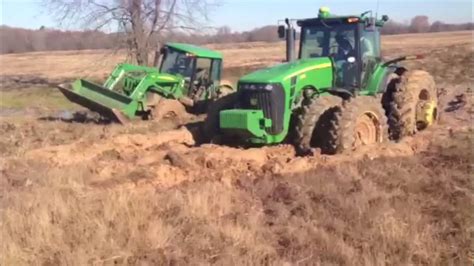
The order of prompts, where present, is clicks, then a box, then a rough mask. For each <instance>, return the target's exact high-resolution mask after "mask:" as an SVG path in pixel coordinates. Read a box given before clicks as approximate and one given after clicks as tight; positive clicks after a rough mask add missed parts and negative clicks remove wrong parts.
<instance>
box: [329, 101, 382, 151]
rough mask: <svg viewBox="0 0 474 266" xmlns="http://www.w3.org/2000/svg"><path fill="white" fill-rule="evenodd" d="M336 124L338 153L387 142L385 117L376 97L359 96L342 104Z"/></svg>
mask: <svg viewBox="0 0 474 266" xmlns="http://www.w3.org/2000/svg"><path fill="white" fill-rule="evenodd" d="M338 122H339V126H340V139H339V143H338V148H337V151H338V153H342V152H345V151H350V150H355V149H357V148H358V147H360V146H364V145H370V144H375V143H382V142H384V141H386V140H387V133H388V126H387V117H386V115H385V110H384V109H383V107H382V104H381V100H380V99H378V98H376V97H371V96H359V97H357V98H352V99H350V100H348V101H346V102H344V107H343V109H342V112H341V116H340V118H339V121H338Z"/></svg>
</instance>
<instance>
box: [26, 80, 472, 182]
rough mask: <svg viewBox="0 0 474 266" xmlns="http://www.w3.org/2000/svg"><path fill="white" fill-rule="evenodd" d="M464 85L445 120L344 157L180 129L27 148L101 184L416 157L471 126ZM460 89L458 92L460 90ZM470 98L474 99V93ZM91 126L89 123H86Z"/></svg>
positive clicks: (452, 96)
mask: <svg viewBox="0 0 474 266" xmlns="http://www.w3.org/2000/svg"><path fill="white" fill-rule="evenodd" d="M460 91H461V92H463V91H465V87H464V89H456V90H451V91H450V92H449V93H448V95H445V96H443V97H442V100H441V104H442V105H443V107H444V108H443V110H448V111H449V112H443V113H442V114H441V121H440V125H437V126H434V127H433V128H431V129H429V130H426V131H423V132H421V133H419V134H418V135H416V136H415V137H411V138H405V139H404V140H403V141H402V142H400V143H393V142H388V143H384V144H378V145H373V146H364V147H361V148H360V149H358V150H357V151H355V152H351V153H348V154H343V155H338V156H325V155H314V156H310V157H297V156H296V155H295V151H294V148H293V147H292V146H290V145H279V146H272V147H263V148H250V149H240V148H231V147H226V146H217V145H211V144H205V145H201V146H196V145H195V144H196V142H195V139H194V137H193V134H192V132H190V131H189V130H188V129H187V128H185V127H181V128H180V129H177V130H169V131H163V132H160V133H155V132H153V131H150V132H144V133H135V134H133V133H131V134H119V135H115V136H112V137H110V138H107V139H106V140H105V141H99V140H96V141H91V140H84V139H79V140H78V141H74V142H72V143H70V144H66V145H57V146H47V147H42V148H36V149H33V150H30V151H27V152H26V153H25V154H24V158H25V159H30V160H36V161H41V162H45V163H47V164H48V165H49V166H50V167H54V168H68V167H69V166H72V165H77V164H83V165H84V166H86V167H89V168H90V169H91V172H92V173H93V174H92V175H91V176H92V177H91V178H92V180H90V181H91V182H90V184H91V185H92V186H93V187H97V188H111V187H114V186H129V187H131V188H136V187H137V186H138V187H140V186H147V185H154V186H158V187H163V188H166V187H172V186H175V185H178V184H180V183H182V182H185V181H187V182H193V181H198V180H202V179H216V180H221V181H222V182H225V183H227V182H229V184H230V182H232V179H233V178H239V177H242V176H247V177H258V176H265V175H272V176H274V175H289V174H290V175H291V174H295V173H300V172H305V171H308V170H311V169H315V168H317V167H318V166H321V165H327V164H340V165H343V164H344V163H350V162H351V161H356V160H357V159H362V158H366V159H374V158H377V157H381V156H385V157H398V156H411V155H414V154H415V153H419V152H422V151H424V150H426V149H427V148H428V146H429V145H430V143H431V142H433V141H440V140H442V139H443V138H449V136H450V133H451V132H452V131H453V130H456V131H458V130H461V131H464V130H468V129H469V123H468V122H467V123H459V121H460V120H461V121H462V120H464V121H469V119H470V117H471V115H472V103H470V105H467V106H470V108H460V109H459V110H455V111H451V110H449V109H448V108H449V107H450V105H451V104H452V103H453V101H455V100H456V99H458V98H456V95H457V96H459V92H460ZM456 92H458V93H456ZM467 98H469V99H470V98H472V95H470V96H468V97H467ZM84 126H87V125H84Z"/></svg>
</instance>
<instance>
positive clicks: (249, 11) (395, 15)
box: [0, 0, 473, 31]
mask: <svg viewBox="0 0 474 266" xmlns="http://www.w3.org/2000/svg"><path fill="white" fill-rule="evenodd" d="M0 1H1V5H0V11H1V12H0V13H1V14H0V15H1V16H0V24H4V25H9V26H16V27H23V28H31V29H37V28H39V27H40V26H42V25H44V26H47V27H57V26H58V25H57V24H56V23H55V22H54V21H53V20H52V19H51V17H50V16H49V14H48V12H47V11H45V10H44V9H43V8H42V6H41V4H40V1H38V0H0ZM71 1H73V0H71ZM379 1H380V3H379V14H387V15H389V17H390V18H392V19H394V20H396V21H399V22H404V21H408V20H409V19H410V18H412V17H414V16H416V15H427V16H429V17H430V19H431V21H434V20H441V21H444V22H449V23H462V22H472V13H473V9H472V1H471V0H379ZM220 3H221V5H220V7H217V8H216V9H215V10H213V11H212V13H211V14H210V17H211V19H212V20H211V21H210V22H209V24H211V26H216V27H219V26H224V25H228V26H230V27H231V28H232V29H233V30H238V31H244V30H250V29H253V28H255V27H259V26H263V25H271V24H276V22H277V21H278V20H279V19H284V18H285V17H290V18H308V17H314V16H316V15H317V12H318V9H319V7H320V6H328V7H330V9H331V11H332V12H334V13H337V14H341V15H345V14H360V13H362V12H363V11H366V10H370V9H372V10H375V9H376V7H377V0H353V1H350V0H322V1H317V0H221V2H220Z"/></svg>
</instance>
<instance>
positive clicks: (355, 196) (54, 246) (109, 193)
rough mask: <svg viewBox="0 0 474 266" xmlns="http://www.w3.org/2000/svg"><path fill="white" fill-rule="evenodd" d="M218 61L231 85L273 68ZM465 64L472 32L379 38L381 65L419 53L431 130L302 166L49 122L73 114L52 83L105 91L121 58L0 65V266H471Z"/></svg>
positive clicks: (239, 50) (166, 130) (8, 60)
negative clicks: (431, 79) (96, 85)
mask: <svg viewBox="0 0 474 266" xmlns="http://www.w3.org/2000/svg"><path fill="white" fill-rule="evenodd" d="M215 48H216V49H220V50H222V51H223V53H224V56H225V58H227V59H226V70H227V71H228V73H230V74H228V77H229V78H230V79H232V78H234V75H238V74H240V73H244V72H247V71H250V70H251V69H253V68H258V67H262V66H267V65H271V64H274V63H276V62H278V61H281V60H282V55H283V46H282V45H281V44H264V43H256V44H242V45H234V46H230V45H220V46H215ZM472 52H473V43H472V33H471V32H457V33H442V34H427V35H403V36H391V37H385V38H384V55H385V56H386V57H387V58H391V57H395V56H397V55H402V54H411V53H423V54H426V58H425V59H423V60H420V61H413V62H407V65H408V67H411V68H422V69H426V70H428V71H430V72H431V73H433V75H434V76H435V78H436V81H437V83H438V87H439V93H440V97H441V106H442V110H441V114H440V122H439V125H437V126H435V127H433V128H431V129H429V130H427V131H424V132H422V133H420V134H418V135H417V136H415V137H413V138H406V139H404V140H403V141H402V142H400V143H385V144H383V145H377V146H367V147H364V148H363V149H360V150H358V151H356V152H352V153H348V154H344V155H338V156H324V155H314V156H310V157H304V158H303V157H296V156H295V151H294V149H293V148H292V147H291V146H289V145H279V146H273V147H265V148H260V149H257V148H252V149H240V148H230V147H224V146H216V145H201V146H196V145H195V136H193V134H194V132H195V129H196V127H197V125H195V124H190V125H189V124H188V125H187V127H182V125H183V124H184V123H185V122H189V121H190V120H186V121H178V120H175V119H174V120H171V119H170V120H164V121H161V122H160V123H156V122H141V121H137V122H135V123H132V124H131V125H129V126H126V127H123V126H118V125H101V124H97V123H94V122H93V121H85V123H77V122H73V123H71V122H67V121H62V120H59V119H58V118H57V117H58V113H60V112H62V111H64V110H71V108H77V107H72V106H71V105H70V104H68V103H67V102H65V101H64V100H63V99H62V98H60V97H58V95H57V94H56V92H55V91H54V90H53V89H52V88H51V87H52V86H53V85H54V83H56V82H59V81H64V80H70V79H73V78H75V77H78V76H84V77H89V78H92V79H97V80H99V79H101V78H102V77H103V76H104V75H106V73H107V72H108V71H109V70H110V68H112V67H113V65H114V64H115V63H116V62H118V61H120V60H121V58H123V57H121V55H119V54H118V55H113V56H108V55H107V56H106V55H105V53H104V52H61V53H33V54H20V55H7V56H0V64H1V66H2V68H1V75H2V77H3V82H2V86H1V88H0V89H1V96H2V99H1V106H0V107H1V109H0V132H1V135H2V138H1V139H0V155H1V158H2V160H1V164H0V171H1V177H0V187H1V190H2V194H0V204H1V205H0V206H1V215H2V219H1V220H0V226H1V228H2V241H1V242H2V252H0V261H1V262H0V264H1V265H31V264H34V265H36V264H40V265H89V264H91V265H163V264H172V265H187V264H193V265H195V264H196V265H197V264H219V265H254V264H264V265H470V264H472V262H473V260H474V249H473V248H472V236H473V235H474V231H473V228H474V227H473V219H474V216H473V214H472V203H473V202H474V194H473V192H474V187H473V183H472V166H473V165H474V164H473V163H474V157H473V154H472V153H473V140H474V139H473V134H472V130H473V128H472V116H473V114H474V109H473V108H474V107H473V105H472V104H473V102H472V99H473V95H472V90H471V88H472V87H471V86H472V83H473V79H474V75H473V73H472V69H473V68H472V67H473V66H472V62H473V60H472V59H473V58H472V55H473V53H472ZM104 56H106V57H104ZM100 58H109V59H110V60H105V59H104V60H100ZM31 62H42V63H41V64H32V63H31ZM92 62H100V63H97V64H93V63H92ZM86 65H89V66H90V67H89V66H88V67H85V66H86ZM92 66H94V67H97V68H95V69H94V68H93V67H92ZM98 70H100V71H98ZM74 110H75V109H74ZM191 120H192V121H199V120H200V118H192V119H191Z"/></svg>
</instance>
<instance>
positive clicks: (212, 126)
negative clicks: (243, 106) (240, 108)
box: [202, 93, 237, 142]
mask: <svg viewBox="0 0 474 266" xmlns="http://www.w3.org/2000/svg"><path fill="white" fill-rule="evenodd" d="M236 100H237V94H236V93H231V94H228V95H225V96H222V98H219V99H217V100H216V101H214V102H212V103H211V104H210V105H209V107H208V109H207V117H206V120H204V124H203V127H202V134H203V136H202V139H203V141H204V142H211V141H212V140H213V139H214V138H215V137H216V136H218V135H219V113H220V112H221V111H223V110H227V109H231V108H232V107H234V104H235V102H236Z"/></svg>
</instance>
